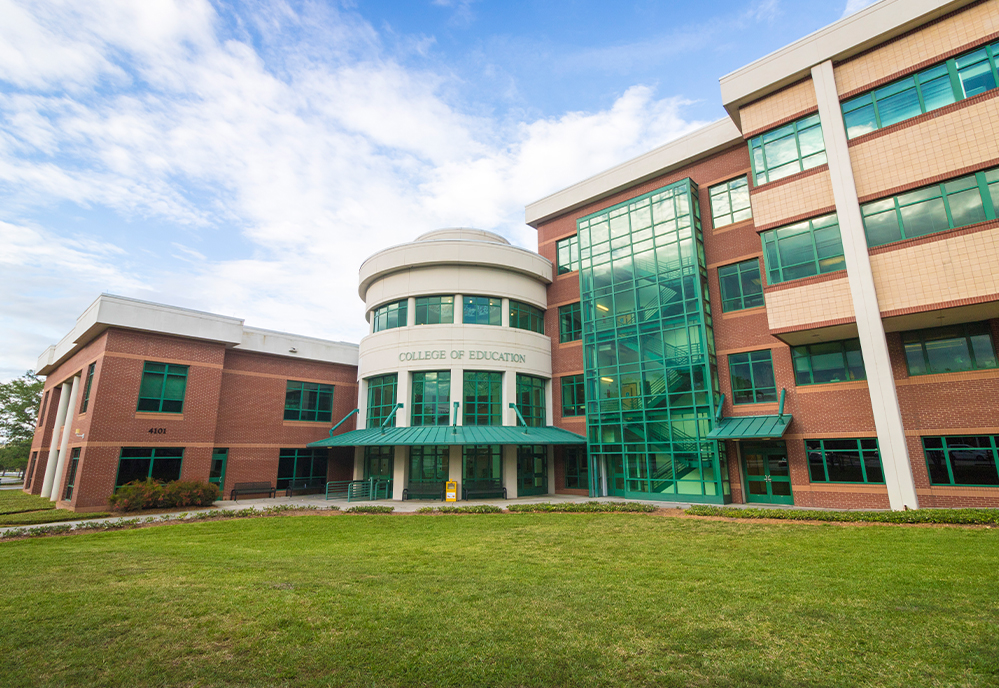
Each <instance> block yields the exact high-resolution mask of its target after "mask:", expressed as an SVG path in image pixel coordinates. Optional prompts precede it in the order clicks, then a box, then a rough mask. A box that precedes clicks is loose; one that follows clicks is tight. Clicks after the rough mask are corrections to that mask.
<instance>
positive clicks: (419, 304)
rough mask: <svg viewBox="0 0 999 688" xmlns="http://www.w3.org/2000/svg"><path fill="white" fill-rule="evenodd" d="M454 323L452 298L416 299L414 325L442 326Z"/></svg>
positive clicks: (432, 297) (428, 297)
mask: <svg viewBox="0 0 999 688" xmlns="http://www.w3.org/2000/svg"><path fill="white" fill-rule="evenodd" d="M453 322H454V297H453V296H418V297H416V324H417V325H443V324H448V325H450V324H452V323H453Z"/></svg>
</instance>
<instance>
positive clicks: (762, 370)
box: [728, 349, 777, 404]
mask: <svg viewBox="0 0 999 688" xmlns="http://www.w3.org/2000/svg"><path fill="white" fill-rule="evenodd" d="M728 370H729V373H730V375H731V377H732V403H734V404H759V403H762V402H766V401H777V383H776V381H775V379H774V364H773V358H772V357H771V354H770V349H764V350H763V351H747V352H746V353H744V354H729V356H728Z"/></svg>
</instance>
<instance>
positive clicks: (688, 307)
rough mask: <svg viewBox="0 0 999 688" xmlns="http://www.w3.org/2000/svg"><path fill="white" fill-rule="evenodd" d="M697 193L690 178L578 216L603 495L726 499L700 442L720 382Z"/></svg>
mask: <svg viewBox="0 0 999 688" xmlns="http://www.w3.org/2000/svg"><path fill="white" fill-rule="evenodd" d="M697 197H698V196H697V186H696V185H695V184H694V183H693V182H692V181H691V180H690V179H685V180H683V181H680V182H677V183H675V184H671V185H670V186H667V187H664V188H662V189H658V190H656V191H653V192H651V193H648V194H645V195H643V196H639V197H637V198H635V199H632V200H630V201H627V202H625V203H622V204H619V205H616V206H613V207H611V208H609V209H607V210H603V211H601V212H599V213H595V214H593V215H589V216H587V217H584V218H581V219H580V220H579V221H578V231H579V248H580V261H581V270H580V291H581V293H582V312H583V355H584V369H585V385H586V399H587V408H586V421H587V435H588V442H589V455H590V457H592V459H591V464H590V474H591V475H596V469H597V468H598V467H599V468H600V469H601V470H602V471H605V472H606V478H607V485H608V492H609V493H610V494H615V495H621V496H625V497H631V498H640V499H662V500H675V501H698V502H713V503H723V502H727V501H729V498H730V497H729V495H730V488H729V483H728V469H727V466H726V463H725V456H724V453H722V452H720V450H719V447H718V443H717V442H713V441H709V440H707V439H706V436H707V434H708V432H709V431H710V430H711V429H712V427H713V423H714V420H713V419H714V409H715V407H716V405H717V402H718V397H719V389H718V375H717V361H716V359H715V351H714V337H713V335H712V321H711V306H710V302H709V300H708V288H707V268H706V265H705V258H704V244H703V237H702V234H701V223H700V210H699V207H698V205H697ZM600 482H601V481H599V480H594V481H593V482H592V484H594V485H598V484H600Z"/></svg>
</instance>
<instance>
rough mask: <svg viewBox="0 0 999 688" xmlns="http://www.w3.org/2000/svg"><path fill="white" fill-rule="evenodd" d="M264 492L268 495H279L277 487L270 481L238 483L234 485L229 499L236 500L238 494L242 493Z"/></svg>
mask: <svg viewBox="0 0 999 688" xmlns="http://www.w3.org/2000/svg"><path fill="white" fill-rule="evenodd" d="M264 492H266V493H267V496H268V497H276V496H277V488H275V487H274V486H273V485H271V484H270V483H236V484H235V485H233V486H232V492H230V493H229V499H232V500H235V499H236V496H237V495H240V494H263V493H264Z"/></svg>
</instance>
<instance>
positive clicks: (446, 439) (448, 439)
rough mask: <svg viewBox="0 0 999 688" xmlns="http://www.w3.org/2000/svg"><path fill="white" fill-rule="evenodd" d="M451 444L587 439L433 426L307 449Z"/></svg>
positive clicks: (516, 429)
mask: <svg viewBox="0 0 999 688" xmlns="http://www.w3.org/2000/svg"><path fill="white" fill-rule="evenodd" d="M450 444H586V438H585V437H583V436H582V435H577V434H576V433H574V432H569V431H568V430H563V429H562V428H556V427H552V426H550V425H549V426H546V427H541V428H525V427H524V426H522V425H518V426H496V425H459V426H454V425H432V426H420V427H413V428H385V429H384V431H382V429H381V428H369V429H366V430H352V431H351V432H345V433H343V434H342V435H334V436H333V437H327V438H326V439H322V440H319V441H318V442H312V443H311V444H309V445H308V446H310V447H386V446H398V445H402V446H407V447H418V446H440V445H450Z"/></svg>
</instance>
